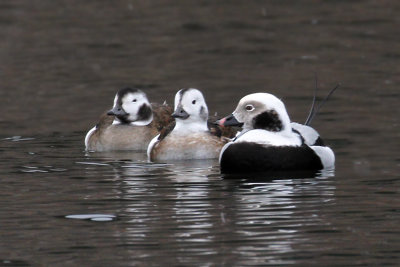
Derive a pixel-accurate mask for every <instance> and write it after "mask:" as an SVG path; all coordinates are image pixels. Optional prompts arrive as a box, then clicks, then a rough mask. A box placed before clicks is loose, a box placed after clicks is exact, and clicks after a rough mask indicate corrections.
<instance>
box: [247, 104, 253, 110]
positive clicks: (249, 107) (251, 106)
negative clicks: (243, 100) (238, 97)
mask: <svg viewBox="0 0 400 267" xmlns="http://www.w3.org/2000/svg"><path fill="white" fill-rule="evenodd" d="M253 109H254V107H253V105H247V106H246V110H247V111H252V110H253Z"/></svg>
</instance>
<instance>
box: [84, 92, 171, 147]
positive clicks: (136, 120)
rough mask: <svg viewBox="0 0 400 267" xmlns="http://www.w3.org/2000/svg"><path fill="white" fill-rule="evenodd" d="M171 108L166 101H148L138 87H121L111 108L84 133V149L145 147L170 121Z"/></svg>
mask: <svg viewBox="0 0 400 267" xmlns="http://www.w3.org/2000/svg"><path fill="white" fill-rule="evenodd" d="M171 112H172V109H171V108H170V107H168V106H167V105H157V104H150V102H149V100H148V98H147V96H146V94H145V93H144V92H143V91H141V90H139V89H134V88H129V87H128V88H123V89H120V90H119V91H118V92H117V94H116V95H115V98H114V105H113V108H112V109H111V110H109V111H108V112H107V113H106V114H103V115H102V116H101V118H100V120H99V122H98V123H97V125H96V126H95V127H93V128H92V129H91V130H89V132H88V133H87V134H86V137H85V146H86V150H88V151H112V150H144V151H145V150H146V149H147V146H148V144H149V143H150V141H151V139H152V138H153V137H154V136H156V135H157V134H158V133H159V131H160V130H161V129H162V128H163V127H164V126H166V125H168V124H169V123H170V122H171V121H172V117H171Z"/></svg>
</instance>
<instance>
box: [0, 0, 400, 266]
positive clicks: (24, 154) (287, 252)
mask: <svg viewBox="0 0 400 267" xmlns="http://www.w3.org/2000/svg"><path fill="white" fill-rule="evenodd" d="M399 14H400V2H398V1H395V0H391V1H390V0H387V1H378V0H365V1H362V0H360V1H340V0H326V1H322V0H320V1H319V0H312V1H311V0H305V1H272V0H271V1H236V0H233V1H232V0H230V1H205V0H204V1H190V0H189V1H167V0H165V1H162V0H154V1H134V0H117V1H105V0H97V1H77V0H69V1H66V0H65V1H64V0H58V1H53V0H41V1H39V0H38V1H28V0H18V1H11V0H9V1H8V0H2V1H1V2H0V36H1V38H0V151H1V161H0V183H1V186H0V201H1V209H0V266H177V265H179V266H246V265H249V266H254V265H258V266H268V265H269V266H279V265H296V266H321V265H329V266H333V265H337V266H366V265H372V266H399V264H400V224H399V221H400V198H399V197H400V189H399V188H400V180H399V166H400V158H399V95H400V94H399V84H400V73H399V69H400V35H399V29H400V23H399V20H400V17H399ZM315 73H316V74H317V76H318V80H319V87H320V90H319V95H320V96H321V97H322V96H324V95H325V94H326V93H327V92H328V91H329V90H330V89H331V88H333V87H334V86H335V85H336V84H337V83H338V82H340V83H341V84H342V86H341V87H340V89H339V90H338V91H337V92H336V93H335V95H334V96H333V97H332V99H331V100H330V101H329V103H327V105H325V106H324V107H323V108H322V110H321V112H320V113H319V115H318V116H317V118H316V119H315V121H314V122H313V126H314V127H316V128H317V129H318V130H319V132H320V133H321V135H322V136H323V137H324V139H325V140H326V142H327V143H328V144H329V145H330V146H331V147H332V148H333V150H334V151H335V153H336V157H337V164H336V170H335V173H333V174H329V175H326V174H321V175H317V176H316V177H307V178H303V179H295V178H294V177H286V178H285V179H274V177H264V179H261V180H260V179H258V180H254V179H251V177H248V176H246V175H243V177H242V178H241V179H236V180H231V179H226V178H224V177H223V176H221V174H220V173H219V169H218V162H217V161H196V162H193V161H189V162H181V163H174V164H162V163H158V164H152V163H148V162H147V161H146V158H145V156H144V155H143V153H129V152H128V153H126V152H125V153H119V152H114V153H89V154H88V153H85V152H84V145H83V139H84V136H85V134H86V132H87V131H88V130H89V129H90V128H91V127H93V126H94V124H95V123H96V120H97V118H98V116H99V115H100V114H101V113H102V112H103V111H104V110H106V109H108V108H110V107H111V105H112V101H113V98H114V94H115V93H116V91H117V90H118V89H119V88H120V87H122V86H134V87H138V88H142V89H143V90H145V92H146V93H147V94H148V96H149V98H150V99H151V101H154V102H163V101H164V100H166V101H167V102H168V103H170V104H172V102H173V97H174V94H175V92H176V91H177V90H179V89H180V88H183V87H196V88H199V89H201V90H202V91H203V92H204V95H205V97H206V100H207V103H208V105H209V109H210V112H211V113H214V112H218V114H220V116H224V115H227V114H229V113H230V112H232V111H233V109H234V108H235V106H236V103H237V101H238V100H239V99H240V98H241V97H242V96H244V95H246V94H249V93H253V92H270V93H273V94H275V95H277V96H279V97H280V98H282V99H283V101H284V102H285V103H286V106H287V109H288V111H289V114H290V116H291V118H292V120H293V121H299V122H303V121H304V120H305V118H306V116H307V113H308V109H309V107H310V104H311V98H312V92H313V88H314V74H315Z"/></svg>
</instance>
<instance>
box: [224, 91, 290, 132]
mask: <svg viewBox="0 0 400 267" xmlns="http://www.w3.org/2000/svg"><path fill="white" fill-rule="evenodd" d="M217 123H218V124H219V125H220V126H242V127H243V130H245V131H246V130H253V129H263V130H267V131H271V132H286V131H291V126H290V118H289V115H288V113H287V111H286V108H285V105H284V104H283V102H282V101H281V100H279V99H278V98H277V97H276V96H274V95H272V94H268V93H255V94H250V95H247V96H245V97H243V98H242V99H241V100H240V101H239V104H238V105H237V107H236V109H235V111H234V112H233V113H232V114H231V115H229V116H227V117H225V118H222V119H220V120H219V121H218V122H217Z"/></svg>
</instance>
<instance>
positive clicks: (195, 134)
mask: <svg viewBox="0 0 400 267" xmlns="http://www.w3.org/2000/svg"><path fill="white" fill-rule="evenodd" d="M172 117H174V118H175V124H172V125H171V126H170V127H169V128H167V129H165V130H164V131H163V132H161V133H160V134H159V135H157V136H156V137H154V138H153V140H152V141H151V142H150V144H149V147H148V149H147V156H148V158H149V160H151V161H171V160H188V159H213V158H218V156H219V153H220V151H221V148H222V147H223V145H224V144H225V143H226V142H227V140H226V138H223V137H220V136H217V135H215V134H214V131H213V133H211V132H210V129H209V124H208V108H207V105H206V102H205V100H204V97H203V94H202V93H201V92H200V91H199V90H197V89H194V88H188V89H181V90H179V91H178V92H177V93H176V95H175V111H174V113H173V114H172Z"/></svg>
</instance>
